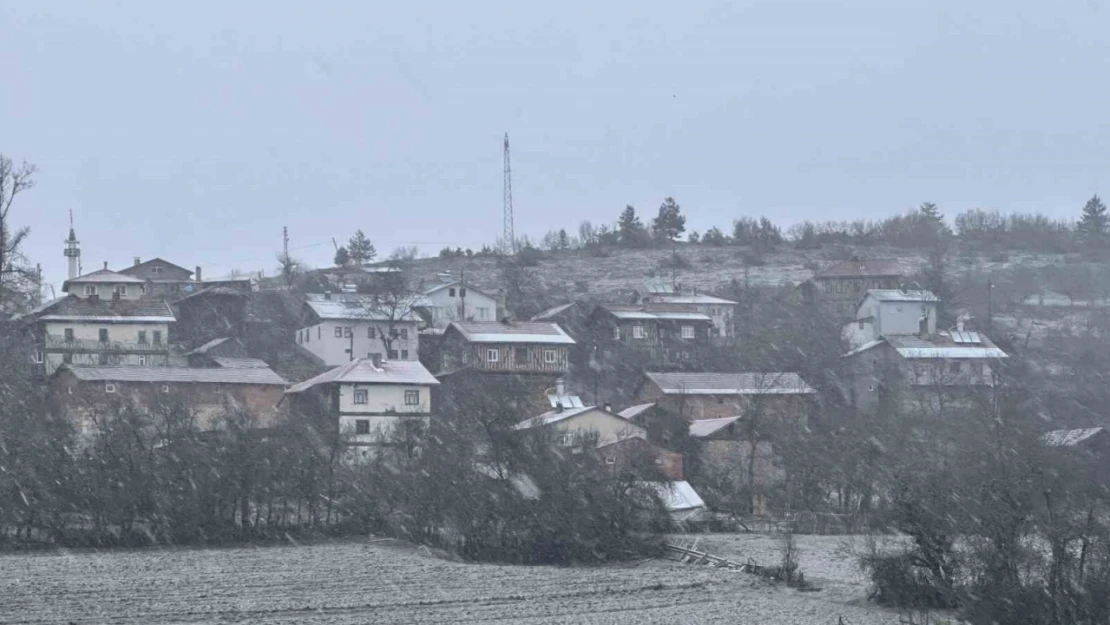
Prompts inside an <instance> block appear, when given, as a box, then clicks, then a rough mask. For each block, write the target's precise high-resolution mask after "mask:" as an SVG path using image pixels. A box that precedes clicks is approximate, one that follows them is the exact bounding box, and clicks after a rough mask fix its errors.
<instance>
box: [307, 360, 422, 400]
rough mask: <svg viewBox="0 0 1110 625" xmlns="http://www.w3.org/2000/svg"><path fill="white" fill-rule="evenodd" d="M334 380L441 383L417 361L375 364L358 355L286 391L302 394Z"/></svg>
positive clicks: (380, 382) (393, 361)
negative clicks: (356, 357) (357, 357)
mask: <svg viewBox="0 0 1110 625" xmlns="http://www.w3.org/2000/svg"><path fill="white" fill-rule="evenodd" d="M333 383H342V384H410V385H418V386H432V385H436V384H439V380H437V379H435V376H433V375H432V374H431V373H428V370H427V369H425V368H424V365H422V364H420V361H418V360H389V361H385V362H383V363H381V366H378V367H376V366H374V363H373V361H371V360H366V359H362V358H359V359H356V360H352V361H351V362H349V363H347V364H345V365H341V366H339V367H336V368H334V369H331V370H328V371H325V372H324V373H321V374H320V375H318V376H316V377H314V378H310V379H308V380H305V381H304V382H301V383H300V384H295V385H293V386H292V387H291V388H290V389H289V390H287V391H286V393H300V392H303V391H307V390H309V389H311V388H313V387H315V386H318V385H321V384H333Z"/></svg>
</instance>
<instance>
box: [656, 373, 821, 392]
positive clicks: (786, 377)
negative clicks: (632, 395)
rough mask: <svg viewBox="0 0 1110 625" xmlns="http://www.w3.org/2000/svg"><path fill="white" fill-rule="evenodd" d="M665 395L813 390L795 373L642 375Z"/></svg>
mask: <svg viewBox="0 0 1110 625" xmlns="http://www.w3.org/2000/svg"><path fill="white" fill-rule="evenodd" d="M644 375H646V376H647V378H648V379H649V380H651V381H652V382H654V383H655V385H656V386H658V387H659V389H660V390H662V391H663V393H664V394H667V395H799V394H811V393H816V392H817V391H816V390H814V389H813V387H811V386H810V385H809V384H806V382H805V380H803V379H802V378H801V376H799V375H798V374H797V373H791V372H780V373H654V372H649V373H646V374H644Z"/></svg>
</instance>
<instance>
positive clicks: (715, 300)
mask: <svg viewBox="0 0 1110 625" xmlns="http://www.w3.org/2000/svg"><path fill="white" fill-rule="evenodd" d="M648 297H649V298H650V299H651V301H653V302H665V303H667V304H715V305H723V306H736V302H734V301H732V300H730V299H725V298H723V297H714V296H712V295H667V294H651V295H649V296H648Z"/></svg>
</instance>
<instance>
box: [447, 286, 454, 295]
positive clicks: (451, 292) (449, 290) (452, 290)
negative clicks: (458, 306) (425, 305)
mask: <svg viewBox="0 0 1110 625" xmlns="http://www.w3.org/2000/svg"><path fill="white" fill-rule="evenodd" d="M447 297H455V289H453V288H451V289H447Z"/></svg>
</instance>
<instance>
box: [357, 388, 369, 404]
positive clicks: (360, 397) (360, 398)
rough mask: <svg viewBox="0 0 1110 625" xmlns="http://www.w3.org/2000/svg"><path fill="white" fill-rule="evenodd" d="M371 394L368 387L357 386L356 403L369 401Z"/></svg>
mask: <svg viewBox="0 0 1110 625" xmlns="http://www.w3.org/2000/svg"><path fill="white" fill-rule="evenodd" d="M369 395H370V393H369V391H367V390H366V389H364V388H363V389H358V388H356V389H355V403H356V404H365V403H369V401H370V398H369Z"/></svg>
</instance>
